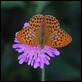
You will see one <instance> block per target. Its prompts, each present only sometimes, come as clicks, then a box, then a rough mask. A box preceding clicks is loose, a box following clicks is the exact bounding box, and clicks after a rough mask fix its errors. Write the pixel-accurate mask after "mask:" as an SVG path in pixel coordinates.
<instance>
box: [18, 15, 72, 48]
mask: <svg viewBox="0 0 82 82" xmlns="http://www.w3.org/2000/svg"><path fill="white" fill-rule="evenodd" d="M16 38H17V39H18V40H19V41H20V42H21V43H24V44H26V45H29V46H37V45H40V46H41V47H42V48H43V47H44V45H47V46H51V47H55V48H59V47H64V46H66V45H68V44H69V43H71V41H72V38H71V36H70V35H69V34H67V33H66V32H65V31H64V30H63V29H61V28H60V25H59V22H58V20H57V19H56V18H55V17H53V16H51V15H45V16H43V15H41V14H39V15H35V16H33V17H32V18H31V19H30V21H29V26H27V27H25V28H23V29H22V30H21V31H19V32H18V33H17V35H16Z"/></svg>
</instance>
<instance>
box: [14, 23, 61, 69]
mask: <svg viewBox="0 0 82 82" xmlns="http://www.w3.org/2000/svg"><path fill="white" fill-rule="evenodd" d="M28 25H29V23H25V24H24V27H27V26H28ZM24 27H23V28H24ZM16 34H17V33H16ZM14 42H15V44H13V48H14V49H15V51H18V53H22V54H21V55H20V56H18V60H19V64H23V63H24V62H25V63H27V64H28V65H31V66H33V67H34V68H37V67H40V68H43V67H44V65H45V64H46V65H49V63H50V62H49V61H50V57H55V56H58V55H59V54H60V52H59V51H58V50H57V49H56V48H52V47H49V46H46V45H45V46H44V47H43V48H41V47H40V46H39V45H37V46H34V47H32V46H28V45H25V44H23V43H21V42H20V41H18V40H17V38H15V40H14Z"/></svg>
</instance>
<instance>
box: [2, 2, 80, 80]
mask: <svg viewBox="0 0 82 82" xmlns="http://www.w3.org/2000/svg"><path fill="white" fill-rule="evenodd" d="M39 13H40V14H44V15H46V14H47V15H53V16H55V17H56V18H57V19H58V20H59V23H60V25H61V28H63V29H64V30H65V31H66V32H68V33H69V34H70V35H71V36H72V39H73V41H72V43H71V44H70V45H68V46H66V47H64V48H60V49H59V51H60V52H61V54H60V56H58V57H55V58H52V59H51V61H50V65H48V66H46V73H45V74H46V75H45V78H46V81H81V2H80V1H1V80H2V81H39V80H40V78H41V69H33V68H32V67H31V66H28V65H26V64H22V65H19V64H18V60H17V57H18V53H17V52H15V51H14V50H13V49H12V45H13V43H14V37H15V33H16V32H17V31H19V30H20V29H22V27H23V24H24V22H27V21H29V19H30V18H31V17H32V16H33V15H35V14H39Z"/></svg>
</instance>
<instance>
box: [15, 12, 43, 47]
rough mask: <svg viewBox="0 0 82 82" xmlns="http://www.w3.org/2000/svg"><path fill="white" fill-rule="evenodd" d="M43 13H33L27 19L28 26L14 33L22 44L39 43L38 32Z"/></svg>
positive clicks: (33, 44) (31, 44)
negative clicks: (28, 19) (33, 14)
mask: <svg viewBox="0 0 82 82" xmlns="http://www.w3.org/2000/svg"><path fill="white" fill-rule="evenodd" d="M42 20H43V15H40V14H39V15H35V16H33V17H32V18H31V19H30V21H29V26H28V27H26V28H23V29H22V30H21V31H19V32H18V33H17V35H16V38H17V39H18V40H19V41H20V42H21V43H23V44H26V45H30V46H35V45H39V44H40V41H39V39H40V36H41V35H40V32H41V23H42Z"/></svg>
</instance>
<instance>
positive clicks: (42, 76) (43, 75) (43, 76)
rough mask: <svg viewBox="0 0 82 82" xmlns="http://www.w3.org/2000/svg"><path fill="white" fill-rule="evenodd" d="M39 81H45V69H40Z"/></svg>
mask: <svg viewBox="0 0 82 82" xmlns="http://www.w3.org/2000/svg"><path fill="white" fill-rule="evenodd" d="M41 81H45V67H44V68H43V69H42V73H41Z"/></svg>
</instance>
